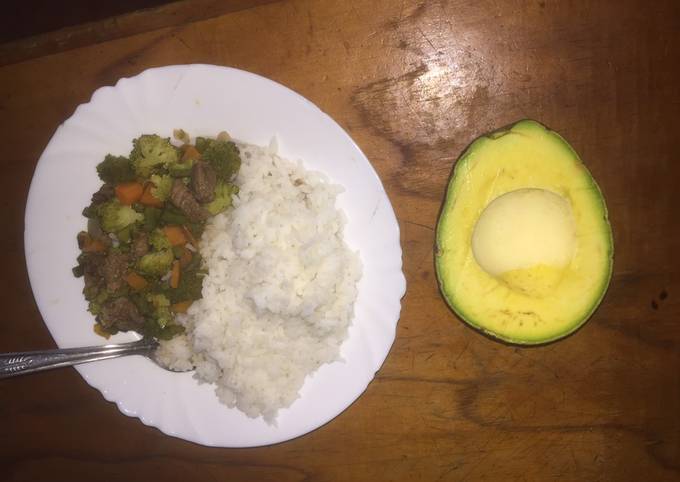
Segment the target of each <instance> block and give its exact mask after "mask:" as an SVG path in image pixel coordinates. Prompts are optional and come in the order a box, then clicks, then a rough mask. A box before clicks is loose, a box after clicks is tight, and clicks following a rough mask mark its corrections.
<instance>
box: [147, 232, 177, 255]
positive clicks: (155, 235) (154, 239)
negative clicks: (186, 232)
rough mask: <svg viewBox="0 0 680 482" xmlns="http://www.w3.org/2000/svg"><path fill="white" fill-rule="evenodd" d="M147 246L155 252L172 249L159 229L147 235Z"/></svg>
mask: <svg viewBox="0 0 680 482" xmlns="http://www.w3.org/2000/svg"><path fill="white" fill-rule="evenodd" d="M149 244H150V245H151V246H153V248H154V249H155V250H156V251H162V250H164V249H171V248H172V246H170V240H169V239H168V237H167V236H166V235H165V233H164V232H163V231H162V230H161V229H156V230H154V231H153V232H152V233H151V235H149Z"/></svg>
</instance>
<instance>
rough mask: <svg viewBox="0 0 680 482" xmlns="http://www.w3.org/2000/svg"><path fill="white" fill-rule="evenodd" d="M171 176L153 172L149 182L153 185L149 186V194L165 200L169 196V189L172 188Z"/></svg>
mask: <svg viewBox="0 0 680 482" xmlns="http://www.w3.org/2000/svg"><path fill="white" fill-rule="evenodd" d="M172 181H173V179H172V177H171V176H168V175H166V176H161V175H158V174H153V175H152V176H151V182H152V183H153V185H154V186H155V187H153V188H151V194H153V195H154V197H155V198H156V199H159V200H161V201H165V200H166V199H168V198H169V197H170V191H171V190H172Z"/></svg>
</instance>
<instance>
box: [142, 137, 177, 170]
mask: <svg viewBox="0 0 680 482" xmlns="http://www.w3.org/2000/svg"><path fill="white" fill-rule="evenodd" d="M132 145H133V146H134V147H133V149H132V152H131V153H130V162H131V163H132V167H133V168H134V170H135V173H136V174H137V176H139V177H142V178H148V177H149V176H150V175H151V173H152V172H154V171H156V170H158V169H159V168H161V167H167V166H169V165H172V164H174V163H176V162H177V161H179V153H178V152H177V148H176V147H175V146H173V145H172V144H170V138H168V137H166V138H163V137H160V136H158V135H156V134H145V135H143V136H140V137H138V138H137V139H135V140H133V141H132Z"/></svg>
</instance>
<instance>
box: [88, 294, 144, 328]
mask: <svg viewBox="0 0 680 482" xmlns="http://www.w3.org/2000/svg"><path fill="white" fill-rule="evenodd" d="M98 321H99V323H100V324H101V325H102V326H103V327H104V328H112V327H113V328H117V329H118V330H120V331H129V330H135V331H138V330H140V329H141V328H142V327H143V326H144V317H143V316H142V315H141V314H140V313H139V310H138V309H137V307H136V306H135V304H134V303H133V302H132V301H130V300H129V299H127V298H116V299H114V300H112V301H110V302H108V303H106V304H105V305H104V306H103V307H102V312H101V313H100V315H99V317H98Z"/></svg>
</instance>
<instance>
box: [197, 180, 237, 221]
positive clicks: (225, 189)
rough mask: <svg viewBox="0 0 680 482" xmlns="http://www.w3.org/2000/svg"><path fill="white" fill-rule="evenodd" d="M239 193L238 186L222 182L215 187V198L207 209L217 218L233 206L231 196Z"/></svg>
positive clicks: (207, 205)
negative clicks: (217, 215)
mask: <svg viewBox="0 0 680 482" xmlns="http://www.w3.org/2000/svg"><path fill="white" fill-rule="evenodd" d="M237 192H238V187H237V186H236V185H234V184H231V183H228V182H222V181H220V182H218V183H217V185H216V186H215V198H214V199H213V200H212V201H211V202H210V203H208V204H206V206H205V208H206V209H207V210H208V211H209V212H210V214H212V215H213V216H215V215H216V214H219V213H221V212H222V211H224V210H225V209H227V208H228V207H229V206H231V196H232V194H236V193H237Z"/></svg>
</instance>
